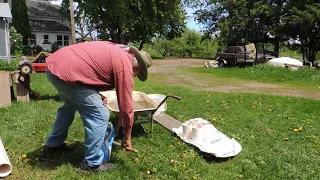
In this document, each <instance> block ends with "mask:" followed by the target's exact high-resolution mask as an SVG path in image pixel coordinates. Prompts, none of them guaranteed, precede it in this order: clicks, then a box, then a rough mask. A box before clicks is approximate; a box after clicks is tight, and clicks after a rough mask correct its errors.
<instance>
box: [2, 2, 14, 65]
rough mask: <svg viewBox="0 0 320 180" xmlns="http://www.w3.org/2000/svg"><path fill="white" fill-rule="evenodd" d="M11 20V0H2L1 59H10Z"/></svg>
mask: <svg viewBox="0 0 320 180" xmlns="http://www.w3.org/2000/svg"><path fill="white" fill-rule="evenodd" d="M11 20H12V15H11V10H10V6H9V1H8V0H0V59H7V60H9V57H10V32H9V23H10V22H11Z"/></svg>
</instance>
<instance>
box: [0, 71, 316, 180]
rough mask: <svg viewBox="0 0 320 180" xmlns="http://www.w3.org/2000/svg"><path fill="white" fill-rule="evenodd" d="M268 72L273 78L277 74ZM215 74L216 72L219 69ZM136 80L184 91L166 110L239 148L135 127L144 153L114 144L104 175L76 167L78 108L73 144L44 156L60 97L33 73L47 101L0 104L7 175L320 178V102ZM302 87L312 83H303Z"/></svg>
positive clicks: (165, 90)
mask: <svg viewBox="0 0 320 180" xmlns="http://www.w3.org/2000/svg"><path fill="white" fill-rule="evenodd" d="M202 70H204V71H200V70H199V69H194V70H193V71H194V72H195V73H198V74H203V73H205V74H206V75H207V76H212V75H213V74H212V73H211V72H209V71H212V70H210V69H203V68H202ZM206 71H208V72H206ZM226 71H229V69H226ZM245 73H248V72H247V69H245V68H243V69H238V70H237V71H235V73H234V74H233V73H232V72H230V76H229V78H233V77H235V76H236V74H245ZM259 73H260V72H259ZM262 73H263V72H262ZM268 73H270V76H271V77H272V76H274V75H273V73H274V72H266V74H267V75H268ZM281 73H282V72H279V74H281ZM249 74H250V73H249ZM279 74H278V75H279ZM214 75H216V76H219V74H218V73H216V74H214ZM253 76H255V77H256V76H257V75H256V74H255V75H253ZM311 76H313V75H311ZM226 78H228V76H227V77H226ZM242 78H246V77H245V76H243V77H242ZM315 78H316V75H315ZM270 79H272V78H270ZM270 79H269V81H271V80H270ZM300 79H301V78H300ZM300 79H298V80H292V81H287V82H286V83H289V84H292V85H293V86H295V85H301V84H303V80H301V81H300ZM257 81H261V82H265V81H268V80H261V79H260V80H259V79H257ZM274 81H277V80H274ZM274 81H273V82H274ZM135 85H136V87H135V90H139V91H143V92H145V93H147V94H149V93H150V94H151V93H160V94H176V95H178V96H181V97H182V100H181V101H177V100H174V99H168V100H167V105H168V109H167V112H166V113H167V114H169V115H170V116H172V117H174V118H175V119H178V120H180V121H182V122H184V121H187V120H189V119H191V118H196V117H202V118H204V119H206V120H209V121H211V122H212V124H213V125H214V126H215V127H216V128H218V129H219V130H220V131H221V132H223V133H224V134H226V135H227V136H229V137H232V138H235V139H236V140H237V141H238V142H239V143H240V144H241V145H242V147H243V150H242V152H240V154H238V155H237V156H236V157H234V158H229V159H217V158H211V159H206V158H204V157H203V155H202V154H201V153H199V151H198V149H196V148H194V147H193V146H190V145H188V144H186V143H184V142H183V141H182V140H180V139H179V137H178V136H176V135H174V134H173V133H171V132H170V131H168V130H167V129H165V128H164V127H162V126H161V125H159V124H156V125H155V127H154V132H153V133H152V134H145V133H144V132H143V131H142V129H141V128H140V127H139V126H135V127H134V129H133V140H132V143H133V146H134V148H136V149H138V150H139V154H133V153H128V152H123V151H122V150H120V149H119V148H117V147H115V148H114V149H113V151H112V154H111V162H112V163H114V164H115V167H114V168H113V169H110V170H109V171H107V172H104V173H93V174H82V173H79V172H78V167H79V163H80V161H81V159H82V156H83V152H84V150H83V138H84V129H83V126H82V122H81V119H80V116H79V115H78V114H77V115H76V118H75V121H74V123H73V124H72V126H71V129H70V131H69V136H68V140H67V142H68V144H69V145H70V146H72V147H73V150H72V151H70V152H66V153H60V154H56V155H55V157H53V158H43V157H40V156H39V155H40V149H41V146H42V145H43V144H44V142H45V139H46V137H47V135H48V133H49V132H50V130H51V128H52V125H53V122H54V119H55V113H56V110H57V108H58V107H59V106H60V105H61V102H60V101H59V98H58V96H57V92H56V90H55V89H54V88H53V87H52V86H51V85H50V84H49V82H48V81H47V79H46V77H45V75H44V74H32V77H31V87H32V88H33V89H34V90H35V91H36V92H38V93H39V94H40V95H41V96H42V98H43V100H41V101H35V100H32V102H30V103H13V105H12V106H11V107H8V108H1V109H0V123H1V126H0V136H1V138H2V141H3V142H4V144H5V146H6V149H7V152H8V154H9V156H10V160H11V163H12V165H13V172H12V174H11V175H10V176H8V177H7V179H272V180H273V179H319V178H320V169H319V168H318V167H319V166H320V151H319V148H320V139H319V138H320V132H319V130H320V129H319V127H320V121H319V120H318V118H319V112H318V111H317V110H318V108H319V107H320V101H319V100H313V99H305V98H294V97H284V96H269V95H259V94H246V93H217V92H205V91H193V90H192V89H191V88H190V89H188V88H184V87H176V86H175V87H173V86H167V85H164V84H157V83H155V82H153V81H152V79H149V80H148V81H147V82H145V83H141V82H139V81H136V82H135ZM305 88H310V89H311V88H313V87H312V86H308V85H305ZM112 120H114V117H113V116H112ZM117 140H118V141H119V140H120V139H117Z"/></svg>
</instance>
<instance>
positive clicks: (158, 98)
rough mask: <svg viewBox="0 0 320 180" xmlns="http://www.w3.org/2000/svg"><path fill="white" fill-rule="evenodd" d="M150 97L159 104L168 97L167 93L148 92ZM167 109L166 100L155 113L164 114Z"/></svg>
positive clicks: (155, 114) (157, 114)
mask: <svg viewBox="0 0 320 180" xmlns="http://www.w3.org/2000/svg"><path fill="white" fill-rule="evenodd" d="M147 96H148V97H149V98H151V99H152V100H154V101H155V102H157V103H158V105H159V104H160V103H161V102H162V101H163V100H164V98H166V95H163V94H147ZM166 110H167V104H166V102H164V103H163V104H162V105H161V106H160V107H159V108H158V110H157V111H156V112H155V113H154V114H153V115H154V116H162V115H163V113H164V112H165V111H166Z"/></svg>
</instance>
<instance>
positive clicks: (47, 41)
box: [26, 0, 71, 51]
mask: <svg viewBox="0 0 320 180" xmlns="http://www.w3.org/2000/svg"><path fill="white" fill-rule="evenodd" d="M26 4H27V7H28V17H29V24H30V27H31V38H30V39H29V41H28V42H26V45H39V46H41V47H42V48H43V49H44V50H47V51H51V50H52V44H53V43H55V42H56V43H57V44H58V45H59V46H60V47H63V46H68V45H69V44H71V30H70V28H69V23H68V21H67V20H66V19H63V18H62V17H61V15H60V14H59V9H60V6H59V5H54V4H51V3H49V2H48V1H45V0H26Z"/></svg>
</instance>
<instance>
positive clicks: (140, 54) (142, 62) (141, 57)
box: [128, 47, 152, 81]
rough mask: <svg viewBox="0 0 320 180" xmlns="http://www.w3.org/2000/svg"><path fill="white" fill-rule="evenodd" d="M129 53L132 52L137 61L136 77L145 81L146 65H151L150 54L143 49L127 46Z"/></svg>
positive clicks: (146, 74)
mask: <svg viewBox="0 0 320 180" xmlns="http://www.w3.org/2000/svg"><path fill="white" fill-rule="evenodd" d="M128 52H129V53H131V54H133V55H134V56H135V57H136V59H137V61H138V66H139V73H138V75H137V76H138V78H139V79H140V81H145V80H147V78H148V67H150V66H151V65H152V58H151V56H150V55H149V54H148V53H147V52H145V51H138V49H136V48H134V47H130V48H129V51H128Z"/></svg>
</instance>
